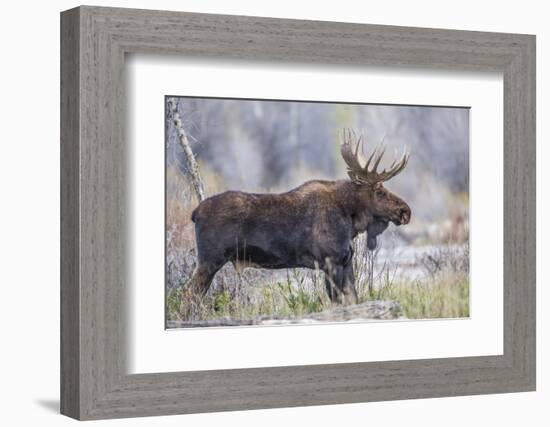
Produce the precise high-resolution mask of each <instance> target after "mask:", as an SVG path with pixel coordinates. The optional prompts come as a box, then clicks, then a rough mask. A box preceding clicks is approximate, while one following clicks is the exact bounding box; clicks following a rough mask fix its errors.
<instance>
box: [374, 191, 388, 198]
mask: <svg viewBox="0 0 550 427" xmlns="http://www.w3.org/2000/svg"><path fill="white" fill-rule="evenodd" d="M385 196H386V193H385V192H384V191H383V190H376V197H380V198H384V197H385Z"/></svg>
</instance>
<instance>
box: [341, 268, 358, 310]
mask: <svg viewBox="0 0 550 427" xmlns="http://www.w3.org/2000/svg"><path fill="white" fill-rule="evenodd" d="M343 275H344V277H343V283H342V300H343V301H342V302H343V304H344V305H352V304H357V303H358V302H359V300H358V298H357V291H356V290H355V275H354V274H353V262H352V261H351V260H350V262H349V263H348V264H347V265H345V266H344V271H343Z"/></svg>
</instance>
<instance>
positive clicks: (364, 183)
mask: <svg viewBox="0 0 550 427" xmlns="http://www.w3.org/2000/svg"><path fill="white" fill-rule="evenodd" d="M362 148H363V136H362V135H361V136H359V138H357V136H356V134H355V133H354V132H353V131H350V130H344V131H343V133H342V140H341V145H340V151H341V154H342V158H343V159H344V161H345V162H346V165H347V170H348V176H349V177H350V179H351V181H352V182H353V183H354V184H355V185H356V193H357V197H356V198H355V203H356V204H357V205H358V206H359V211H360V213H359V215H358V216H359V217H361V218H364V219H363V221H362V222H363V226H364V223H365V222H366V224H367V234H368V239H367V245H368V247H369V249H371V250H372V249H375V248H376V236H378V235H379V234H380V233H382V232H383V231H384V230H385V229H386V228H387V226H388V224H389V222H390V221H391V222H393V223H394V224H395V225H403V224H408V223H409V221H410V219H411V208H410V207H409V205H407V203H405V202H404V201H403V199H401V198H400V197H398V196H397V195H395V194H394V193H392V192H391V191H390V190H388V189H387V188H385V187H384V185H383V183H384V182H385V181H388V180H389V179H391V178H393V177H394V176H396V175H397V174H399V173H400V172H401V171H402V170H403V169H405V166H407V162H408V161H409V154H407V153H406V152H405V153H404V154H403V156H401V158H400V159H398V160H397V159H396V160H394V161H393V163H392V164H391V165H390V166H389V168H388V169H387V170H386V169H383V170H382V171H381V172H378V171H377V169H378V166H379V164H380V161H381V160H382V157H383V156H384V153H385V148H384V147H381V146H378V147H377V148H375V149H374V150H373V151H372V153H371V154H370V156H369V157H368V158H367V161H366V163H365V165H364V166H361V161H360V159H359V154H360V150H361V151H362ZM371 165H372V167H371ZM369 168H370V169H369ZM359 228H360V229H359V230H358V231H362V230H361V228H363V227H359Z"/></svg>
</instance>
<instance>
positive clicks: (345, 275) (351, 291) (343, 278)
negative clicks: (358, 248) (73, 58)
mask: <svg viewBox="0 0 550 427" xmlns="http://www.w3.org/2000/svg"><path fill="white" fill-rule="evenodd" d="M325 286H326V288H327V293H328V295H329V298H330V300H331V301H332V302H336V303H338V304H344V305H351V304H357V301H358V299H357V292H356V290H355V277H354V274H353V249H352V248H351V246H350V247H349V249H348V252H347V253H346V255H345V257H344V259H343V260H342V264H336V265H334V264H332V263H330V262H327V265H326V267H325Z"/></svg>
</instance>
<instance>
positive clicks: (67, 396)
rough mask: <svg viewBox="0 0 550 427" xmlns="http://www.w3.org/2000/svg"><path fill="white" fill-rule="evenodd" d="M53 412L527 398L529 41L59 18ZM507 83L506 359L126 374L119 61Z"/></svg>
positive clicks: (270, 22) (285, 23)
mask: <svg viewBox="0 0 550 427" xmlns="http://www.w3.org/2000/svg"><path fill="white" fill-rule="evenodd" d="M61 38H62V67H61V70H62V75H61V77H62V93H61V117H62V132H61V133H62V138H61V159H62V176H61V190H62V195H61V198H62V201H61V203H62V209H61V210H62V219H61V221H62V245H61V246H62V267H61V275H62V283H61V289H62V303H61V310H62V328H61V335H62V340H61V353H62V360H61V363H62V377H61V404H62V406H61V407H62V413H64V414H66V415H69V416H71V417H74V418H78V419H99V418H115V417H130V416H148V415H163V414H181V413H193V412H212V411H227V410H242V409H257V408H274V407H282V406H303V405H321V404H336V403H348V402H364V401H379V400H390V399H410V398H422V397H437V396H455V395H465V394H481V393H502V392H514V391H527V390H534V388H535V38H534V36H529V35H518V34H502V33H483V32H470V31H451V30H440V29H422V28H406V27H391V26H379V25H359V24H347V23H335V22H316V21H301V20H282V19H269V18H255V17H242V16H224V15H206V14H194V13H181V12H163V11H145V10H133V9H113V8H96V7H80V8H77V9H73V10H71V11H67V12H63V13H62V25H61ZM127 53H150V54H165V53H169V54H175V55H184V56H186V57H212V58H224V59H244V60H264V61H287V62H291V63H292V64H294V65H295V66H297V67H299V66H300V64H306V63H321V64H328V65H333V66H340V67H341V66H344V67H346V68H349V67H361V66H362V65H390V66H393V67H400V66H403V67H418V68H438V69H448V70H486V71H500V72H502V73H503V75H504V124H505V125H504V163H505V164H504V166H505V177H504V195H505V196H504V212H505V216H504V227H505V228H504V354H503V355H501V356H487V357H467V358H448V359H429V360H414V361H399V362H369V363H353V364H348V363H346V364H332V365H313V366H291V367H274V368H255V369H234V370H220V371H204V372H197V371H194V372H176V373H158V374H140V375H128V374H127V373H126V369H125V357H126V354H125V351H126V345H125V343H126V339H127V334H126V330H125V328H126V325H125V295H126V290H127V289H126V285H127V283H128V281H129V280H130V278H131V272H130V271H129V266H128V265H127V256H126V253H127V252H126V251H127V248H128V245H130V244H131V240H130V239H131V236H130V235H129V233H128V232H127V224H126V220H125V219H126V215H125V212H126V209H127V207H126V206H127V199H128V194H127V185H126V180H127V170H128V166H129V165H127V164H125V162H126V160H125V159H126V150H127V149H128V147H127V144H126V140H125V138H124V131H125V130H124V127H123V125H124V122H125V120H124V118H125V113H124V109H125V82H124V55H125V54H127Z"/></svg>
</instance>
